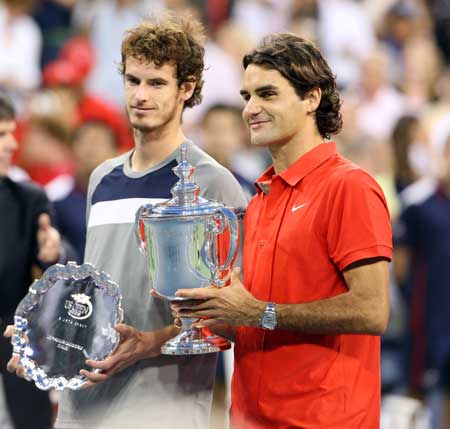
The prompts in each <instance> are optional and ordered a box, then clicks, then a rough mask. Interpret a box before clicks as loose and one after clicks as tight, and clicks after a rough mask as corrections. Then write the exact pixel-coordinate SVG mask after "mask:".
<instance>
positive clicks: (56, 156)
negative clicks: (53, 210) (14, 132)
mask: <svg viewBox="0 0 450 429" xmlns="http://www.w3.org/2000/svg"><path fill="white" fill-rule="evenodd" d="M69 138H70V132H69V131H68V129H67V128H66V127H65V126H64V123H63V122H61V121H60V120H59V118H58V117H53V116H35V117H32V118H30V120H29V121H28V123H27V126H26V128H25V130H24V132H23V135H22V150H21V155H20V163H21V166H22V167H23V168H24V169H25V170H26V171H27V172H28V174H29V175H30V177H31V179H32V180H34V181H35V182H37V183H39V184H40V185H42V186H44V187H45V190H46V192H47V195H48V197H49V198H50V200H54V199H55V198H57V197H58V195H60V194H61V193H64V188H65V186H66V185H65V184H66V183H67V181H70V180H71V177H72V174H73V171H74V163H73V160H72V154H71V151H70V146H69V144H70V143H69ZM61 187H62V188H63V189H61Z"/></svg>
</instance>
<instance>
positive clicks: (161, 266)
mask: <svg viewBox="0 0 450 429" xmlns="http://www.w3.org/2000/svg"><path fill="white" fill-rule="evenodd" d="M187 150H188V148H187V144H182V145H181V147H180V158H181V159H180V163H179V164H178V165H177V166H176V167H175V168H174V169H173V171H174V172H175V174H176V175H177V176H178V177H179V179H180V180H179V181H178V182H177V183H176V184H175V186H174V187H173V188H172V190H171V192H172V195H173V198H172V199H170V200H168V201H165V202H163V203H160V204H156V205H152V204H147V205H144V206H141V207H140V208H139V210H138V211H137V212H136V223H135V229H136V235H137V238H138V242H139V247H140V249H141V252H142V253H143V254H145V255H147V257H148V263H149V269H150V277H151V280H152V283H153V288H154V289H155V290H156V292H157V293H158V294H159V295H161V296H162V297H164V298H166V299H168V300H169V301H180V300H183V299H184V298H180V297H178V296H176V295H175V293H176V291H177V290H178V289H187V288H200V287H206V286H209V285H213V286H217V287H221V286H224V285H225V284H226V282H227V281H228V279H229V277H230V274H231V270H232V267H233V263H234V260H235V259H236V256H237V250H238V241H239V223H238V215H237V212H236V210H233V209H231V208H228V207H225V206H224V205H223V204H221V203H218V202H215V201H209V200H206V199H204V198H202V197H200V196H199V193H200V188H199V187H198V186H197V184H196V183H195V182H193V181H192V180H191V175H192V173H193V172H194V167H193V166H192V165H190V164H189V163H188V161H187ZM196 320H197V319H191V318H183V319H182V324H183V327H182V331H181V332H180V333H179V334H178V335H177V336H176V337H175V338H172V339H171V340H169V341H168V342H166V344H164V345H163V346H162V349H161V351H162V353H163V354H170V355H187V354H200V353H212V352H217V351H220V350H224V349H226V348H229V347H230V344H229V343H228V341H226V340H224V339H223V338H220V337H217V336H214V335H212V334H210V333H206V334H205V330H197V329H195V328H192V327H191V325H192V323H194V322H195V321H196Z"/></svg>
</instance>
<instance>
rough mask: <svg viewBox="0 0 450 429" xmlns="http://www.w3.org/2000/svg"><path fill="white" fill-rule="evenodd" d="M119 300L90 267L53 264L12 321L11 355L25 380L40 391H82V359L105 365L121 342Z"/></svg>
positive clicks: (112, 286) (107, 281) (106, 281)
mask: <svg viewBox="0 0 450 429" xmlns="http://www.w3.org/2000/svg"><path fill="white" fill-rule="evenodd" d="M121 301H122V297H121V294H120V290H119V287H118V286H117V284H115V283H114V282H112V281H111V279H110V277H109V275H108V274H106V273H104V272H98V271H96V269H95V267H94V266H93V265H91V264H82V265H77V264H76V263H74V262H69V263H68V264H67V265H61V264H56V265H53V266H51V267H49V268H48V269H47V270H46V271H45V272H44V274H43V275H42V277H41V278H40V279H39V280H35V282H34V283H33V284H32V285H31V286H30V289H29V291H28V294H27V295H26V296H25V297H24V298H23V299H22V301H21V302H20V304H19V305H18V307H17V309H16V313H15V316H14V334H13V336H12V339H11V342H12V345H13V352H14V354H17V355H18V356H19V363H20V365H22V366H23V367H24V377H25V378H26V379H27V380H30V381H34V383H35V384H36V386H37V387H38V388H39V389H42V390H48V389H51V388H54V389H56V390H64V389H72V390H77V389H80V388H81V387H82V386H83V385H84V384H85V383H86V382H87V379H86V378H85V377H83V376H82V375H80V373H79V372H80V370H81V369H86V370H88V371H94V372H98V371H99V370H93V369H92V368H90V367H89V366H87V365H86V363H85V361H86V359H93V360H103V359H105V358H106V357H107V356H108V355H110V354H111V353H112V352H113V351H114V350H115V348H116V346H117V344H118V343H119V339H120V338H119V334H118V333H117V331H116V330H115V329H114V326H115V325H117V324H118V323H121V322H122V319H123V310H122V306H121Z"/></svg>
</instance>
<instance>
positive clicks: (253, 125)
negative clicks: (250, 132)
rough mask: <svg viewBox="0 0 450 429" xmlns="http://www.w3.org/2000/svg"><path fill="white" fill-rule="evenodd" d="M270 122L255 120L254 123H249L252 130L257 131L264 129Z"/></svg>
mask: <svg viewBox="0 0 450 429" xmlns="http://www.w3.org/2000/svg"><path fill="white" fill-rule="evenodd" d="M269 122H270V120H269V119H264V120H263V119H258V120H253V121H249V123H248V126H249V127H250V128H251V129H257V128H260V127H262V126H263V125H264V124H267V123H269Z"/></svg>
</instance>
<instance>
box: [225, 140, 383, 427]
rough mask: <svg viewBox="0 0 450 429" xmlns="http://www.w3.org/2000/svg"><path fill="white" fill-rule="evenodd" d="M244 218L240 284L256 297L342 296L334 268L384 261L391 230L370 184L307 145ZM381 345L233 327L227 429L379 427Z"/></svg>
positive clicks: (268, 180) (267, 180)
mask: <svg viewBox="0 0 450 429" xmlns="http://www.w3.org/2000/svg"><path fill="white" fill-rule="evenodd" d="M257 184H258V187H259V191H258V194H257V195H256V196H255V197H254V198H253V199H252V201H251V202H250V204H249V207H248V209H247V213H246V217H245V242H244V261H243V266H244V284H245V287H246V288H247V289H248V290H249V291H250V292H251V293H252V294H253V295H254V296H255V297H256V298H258V299H261V300H264V301H273V302H275V303H306V302H311V301H315V300H321V299H325V298H329V297H332V296H335V295H339V294H341V293H344V292H346V291H347V287H346V285H345V282H344V280H343V277H342V274H341V272H342V270H344V269H345V267H347V266H348V265H349V264H351V263H353V262H355V261H359V260H362V259H366V258H373V257H384V258H386V259H390V258H391V253H392V243H391V225H390V221H389V213H388V209H387V205H386V201H385V198H384V196H383V192H382V191H381V189H380V187H379V186H378V184H377V183H376V182H375V180H374V179H373V178H372V177H371V176H369V175H368V174H367V173H366V172H364V171H363V170H361V169H360V168H359V167H358V166H356V165H355V164H353V163H351V162H350V161H348V160H346V159H345V158H343V157H341V156H340V155H338V154H337V152H336V146H335V144H334V143H324V144H320V145H319V146H317V147H315V148H314V149H312V150H311V151H309V152H308V153H306V154H305V155H303V156H302V157H301V158H300V159H298V160H297V161H296V162H295V163H294V164H293V165H292V166H291V167H289V168H288V169H287V170H286V171H284V172H283V173H282V174H279V175H275V174H274V170H273V168H270V169H269V170H268V171H267V172H266V173H264V175H263V176H262V177H261V178H260V179H259V180H258V182H257ZM379 413H380V341H379V337H378V336H370V335H305V334H302V333H300V332H293V331H287V330H281V329H276V330H274V331H265V330H262V329H259V328H248V327H242V328H239V329H238V332H237V337H236V345H235V371H234V374H233V386H232V408H231V418H232V427H233V428H234V429H254V428H255V429H256V428H257V429H269V428H270V429H274V428H279V429H281V428H283V429H286V428H305V429H306V428H308V429H309V428H327V429H337V428H339V429H344V428H345V429H353V428H354V429H357V428H358V429H378V428H379V424H380V423H379Z"/></svg>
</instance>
